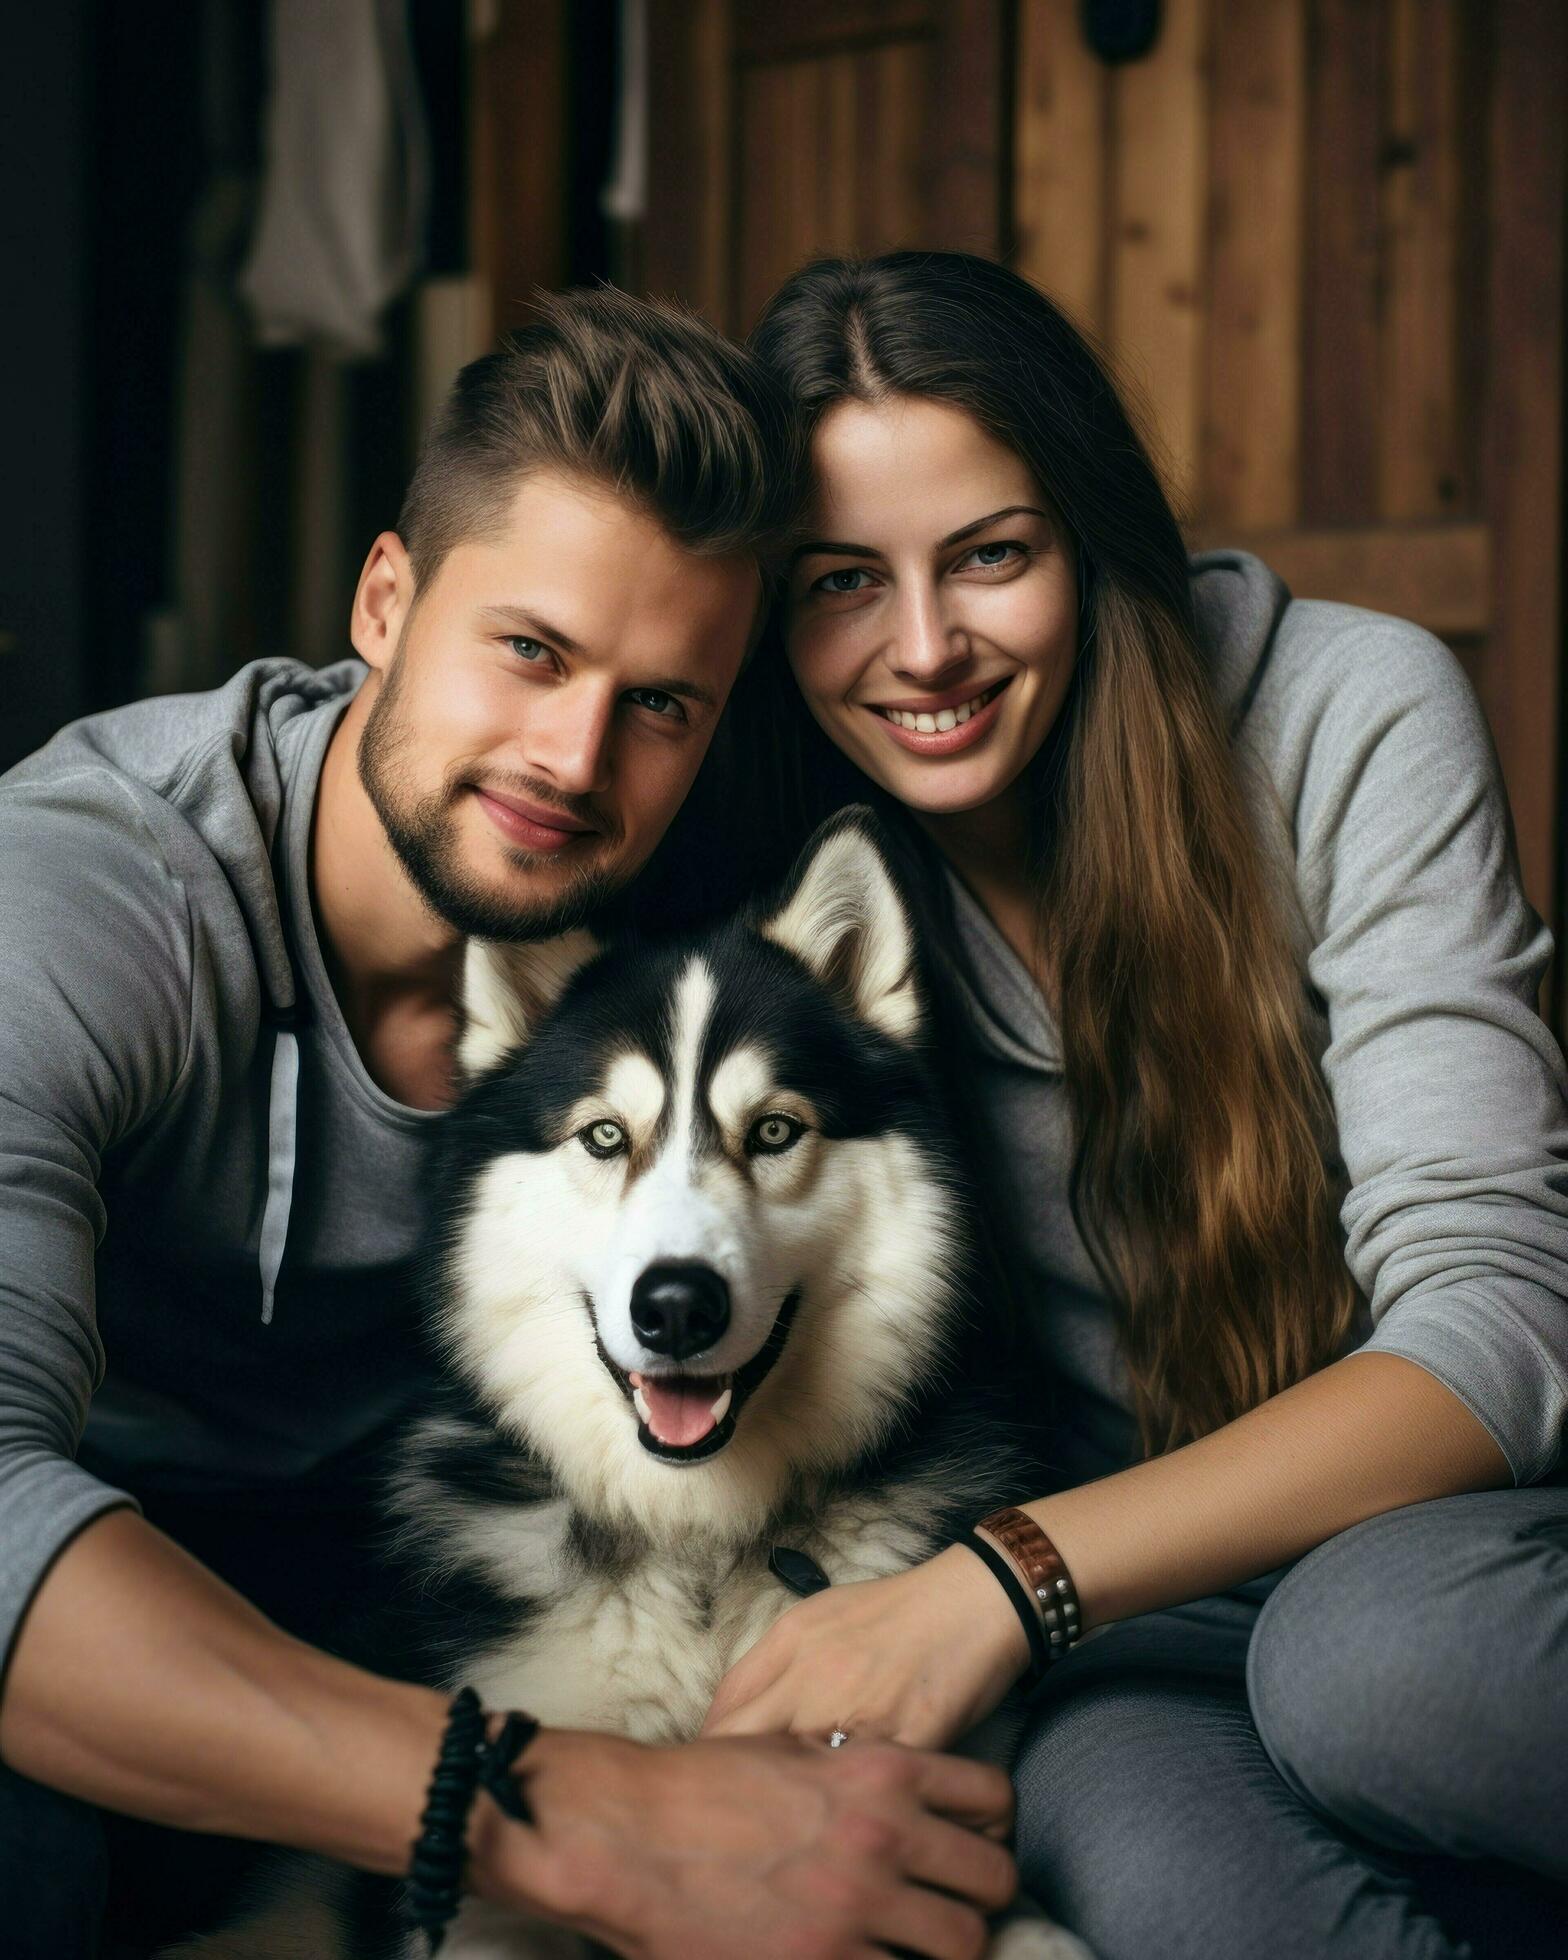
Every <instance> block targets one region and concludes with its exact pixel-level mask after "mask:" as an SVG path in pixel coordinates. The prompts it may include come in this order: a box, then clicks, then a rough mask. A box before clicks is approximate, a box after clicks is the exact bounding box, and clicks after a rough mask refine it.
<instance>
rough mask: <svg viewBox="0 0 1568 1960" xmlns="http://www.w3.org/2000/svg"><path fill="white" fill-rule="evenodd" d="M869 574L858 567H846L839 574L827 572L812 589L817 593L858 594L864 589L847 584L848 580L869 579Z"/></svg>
mask: <svg viewBox="0 0 1568 1960" xmlns="http://www.w3.org/2000/svg"><path fill="white" fill-rule="evenodd" d="M870 576H871V574H870V573H869V572H868V571H865V570H863V569H862V568H861V567H859V566H852V567H847V568H846V569H845V570H843V571H841V572H828V573H826V574H825V575H824V576H823V577H822V578H819V579H818V580H817V582H816V585H815V587H814V588H813V589H814V590H815V591H818V592H860V591H862V590H863V589H864V588H863V587H861V586H858V585H850V584H847V583H846V581H847V580H849V579H857V578H870Z"/></svg>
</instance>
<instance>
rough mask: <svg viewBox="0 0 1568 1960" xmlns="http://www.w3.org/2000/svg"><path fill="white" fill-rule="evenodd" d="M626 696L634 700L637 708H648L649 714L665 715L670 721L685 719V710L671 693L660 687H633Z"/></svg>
mask: <svg viewBox="0 0 1568 1960" xmlns="http://www.w3.org/2000/svg"><path fill="white" fill-rule="evenodd" d="M626 698H627V700H628V701H634V702H636V704H637V706H638V707H639V708H646V709H648V710H649V712H650V713H651V714H656V715H664V716H667V717H668V719H669V720H671V721H684V720H685V719H686V710H685V709H684V708H683V707H682V706H681V704H680V702H679V701H677V700H676V698H675V696H674V695H673V694H666V693H665V692H664V690H663V688H662V687H634V688H633V689H632V690H631V692H630V693H629V694H628V695H627V697H626Z"/></svg>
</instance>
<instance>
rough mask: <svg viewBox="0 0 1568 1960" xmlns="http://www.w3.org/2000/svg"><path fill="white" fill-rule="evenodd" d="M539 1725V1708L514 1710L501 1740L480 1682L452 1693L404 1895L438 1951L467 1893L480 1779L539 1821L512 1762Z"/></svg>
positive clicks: (510, 1810) (506, 1803)
mask: <svg viewBox="0 0 1568 1960" xmlns="http://www.w3.org/2000/svg"><path fill="white" fill-rule="evenodd" d="M538 1733H539V1724H538V1723H537V1722H536V1721H534V1719H533V1718H532V1716H529V1715H519V1714H517V1713H515V1712H514V1713H512V1714H509V1715H508V1716H507V1717H506V1720H505V1721H504V1722H503V1723H502V1724H501V1728H500V1731H499V1733H498V1734H497V1736H496V1738H495V1740H494V1742H489V1741H487V1740H486V1738H485V1712H484V1709H483V1708H482V1707H481V1706H480V1702H479V1697H478V1695H476V1694H475V1693H474V1691H473V1689H472V1688H460V1689H459V1690H458V1692H457V1693H456V1694H455V1695H454V1696H453V1698H452V1705H451V1707H450V1708H449V1709H448V1710H447V1718H446V1728H445V1730H444V1731H443V1733H442V1736H441V1748H440V1752H439V1753H438V1755H437V1757H436V1766H435V1769H434V1771H433V1772H432V1774H431V1778H430V1789H429V1792H428V1793H427V1795H426V1798H425V1808H424V1810H423V1812H422V1813H421V1815H420V1819H419V1836H418V1837H417V1838H416V1839H415V1840H414V1850H413V1856H412V1858H411V1859H410V1862H409V1868H408V1888H407V1891H406V1892H405V1894H404V1899H403V1916H404V1918H405V1919H407V1920H408V1922H409V1924H410V1925H411V1926H413V1927H414V1928H415V1929H416V1930H417V1931H419V1932H422V1933H423V1934H424V1935H425V1938H426V1939H427V1940H428V1941H429V1944H430V1951H431V1953H437V1952H439V1951H440V1948H441V1942H442V1941H443V1940H444V1939H445V1938H446V1929H447V1927H448V1926H449V1925H450V1924H451V1922H452V1920H453V1919H454V1918H455V1917H456V1915H457V1908H458V1905H459V1903H460V1902H461V1899H462V1891H463V1859H464V1856H465V1847H464V1838H465V1835H466V1833H467V1828H468V1813H469V1811H470V1810H471V1809H472V1808H473V1803H474V1796H475V1793H476V1792H477V1791H478V1789H479V1788H480V1786H481V1785H483V1787H484V1788H485V1789H486V1790H488V1791H489V1793H490V1795H491V1796H492V1797H493V1798H494V1799H495V1801H496V1802H497V1803H498V1804H499V1805H500V1807H501V1809H502V1810H503V1811H505V1813H506V1815H507V1816H508V1817H512V1818H515V1819H516V1820H517V1821H518V1822H519V1823H523V1824H526V1823H530V1822H532V1818H531V1816H530V1813H529V1809H528V1805H527V1802H526V1800H525V1799H524V1797H523V1793H522V1791H521V1790H520V1789H519V1788H518V1785H517V1779H516V1778H515V1777H514V1776H513V1775H512V1774H511V1770H512V1766H513V1764H514V1763H515V1762H516V1761H517V1759H518V1757H519V1756H520V1755H521V1754H522V1753H523V1751H524V1750H525V1749H526V1748H527V1747H528V1745H529V1743H530V1742H532V1741H533V1739H534V1737H535V1736H536V1735H537V1734H538Z"/></svg>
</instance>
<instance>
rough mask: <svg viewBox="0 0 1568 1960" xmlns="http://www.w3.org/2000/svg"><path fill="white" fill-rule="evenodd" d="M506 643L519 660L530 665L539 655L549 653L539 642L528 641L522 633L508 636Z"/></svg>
mask: <svg viewBox="0 0 1568 1960" xmlns="http://www.w3.org/2000/svg"><path fill="white" fill-rule="evenodd" d="M506 643H507V645H508V646H509V647H510V648H511V649H512V651H513V653H515V654H516V655H517V657H518V659H519V660H527V661H529V662H530V663H531V662H533V661H535V660H537V659H538V658H539V657H540V655H541V654H544V653H547V652H548V651H549V649H548V648H547V647H546V646H544V645H543V643H542V642H541V641H539V640H530V639H529V638H528V637H527V636H526V634H523V633H511V634H509V635H508V636H507V642H506Z"/></svg>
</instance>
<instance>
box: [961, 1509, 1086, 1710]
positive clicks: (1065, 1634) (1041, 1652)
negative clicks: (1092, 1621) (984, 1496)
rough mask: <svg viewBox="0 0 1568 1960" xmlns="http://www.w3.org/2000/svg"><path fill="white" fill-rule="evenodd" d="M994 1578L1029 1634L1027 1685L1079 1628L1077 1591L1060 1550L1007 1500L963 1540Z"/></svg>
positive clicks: (1072, 1639) (1065, 1647) (1061, 1652)
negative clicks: (988, 1568) (1008, 1503)
mask: <svg viewBox="0 0 1568 1960" xmlns="http://www.w3.org/2000/svg"><path fill="white" fill-rule="evenodd" d="M965 1542H966V1543H967V1544H968V1546H969V1549H970V1550H971V1551H972V1552H975V1553H977V1554H978V1555H979V1557H980V1558H982V1559H983V1560H984V1561H985V1563H986V1564H987V1565H988V1566H989V1567H990V1569H991V1571H992V1572H993V1574H995V1576H996V1578H997V1579H998V1580H999V1581H1000V1583H1001V1585H1002V1589H1003V1591H1004V1592H1005V1593H1006V1594H1007V1596H1008V1598H1009V1599H1010V1600H1011V1601H1012V1604H1013V1609H1014V1611H1015V1612H1017V1614H1018V1617H1019V1619H1020V1620H1021V1621H1022V1623H1023V1628H1024V1632H1025V1633H1026V1634H1027V1635H1028V1637H1029V1652H1030V1655H1031V1657H1032V1665H1031V1667H1030V1670H1029V1674H1028V1676H1027V1677H1026V1682H1025V1685H1026V1686H1028V1687H1033V1686H1034V1685H1035V1684H1036V1682H1038V1680H1039V1679H1040V1677H1041V1676H1042V1675H1043V1674H1044V1673H1045V1671H1046V1669H1047V1668H1048V1667H1050V1666H1051V1665H1052V1664H1053V1663H1054V1662H1056V1661H1059V1660H1060V1659H1061V1658H1062V1656H1063V1655H1064V1654H1065V1653H1066V1652H1067V1650H1068V1648H1069V1647H1071V1646H1072V1645H1073V1643H1074V1642H1075V1641H1076V1640H1077V1639H1078V1638H1079V1637H1080V1635H1081V1634H1082V1632H1083V1615H1082V1611H1081V1609H1080V1607H1079V1604H1078V1591H1077V1588H1076V1587H1075V1586H1074V1585H1073V1581H1072V1574H1071V1573H1070V1572H1069V1571H1068V1570H1067V1566H1066V1564H1065V1562H1064V1561H1063V1559H1062V1555H1061V1553H1060V1552H1059V1551H1058V1550H1057V1549H1056V1547H1055V1546H1054V1545H1053V1544H1052V1543H1051V1541H1050V1539H1049V1538H1048V1537H1047V1536H1046V1534H1045V1533H1044V1532H1043V1531H1042V1530H1041V1529H1040V1527H1039V1525H1037V1524H1036V1523H1035V1521H1034V1519H1033V1518H1031V1517H1030V1516H1029V1514H1028V1513H1027V1512H1026V1511H1020V1510H1018V1509H1017V1508H1016V1507H1015V1506H1013V1505H1008V1506H1007V1507H1006V1508H1005V1509H1003V1510H1000V1511H993V1512H992V1513H991V1515H990V1516H989V1517H985V1518H982V1519H981V1520H980V1522H979V1523H978V1524H977V1525H975V1526H974V1527H973V1529H972V1530H971V1531H970V1534H969V1537H968V1539H967V1540H966V1541H965Z"/></svg>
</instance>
